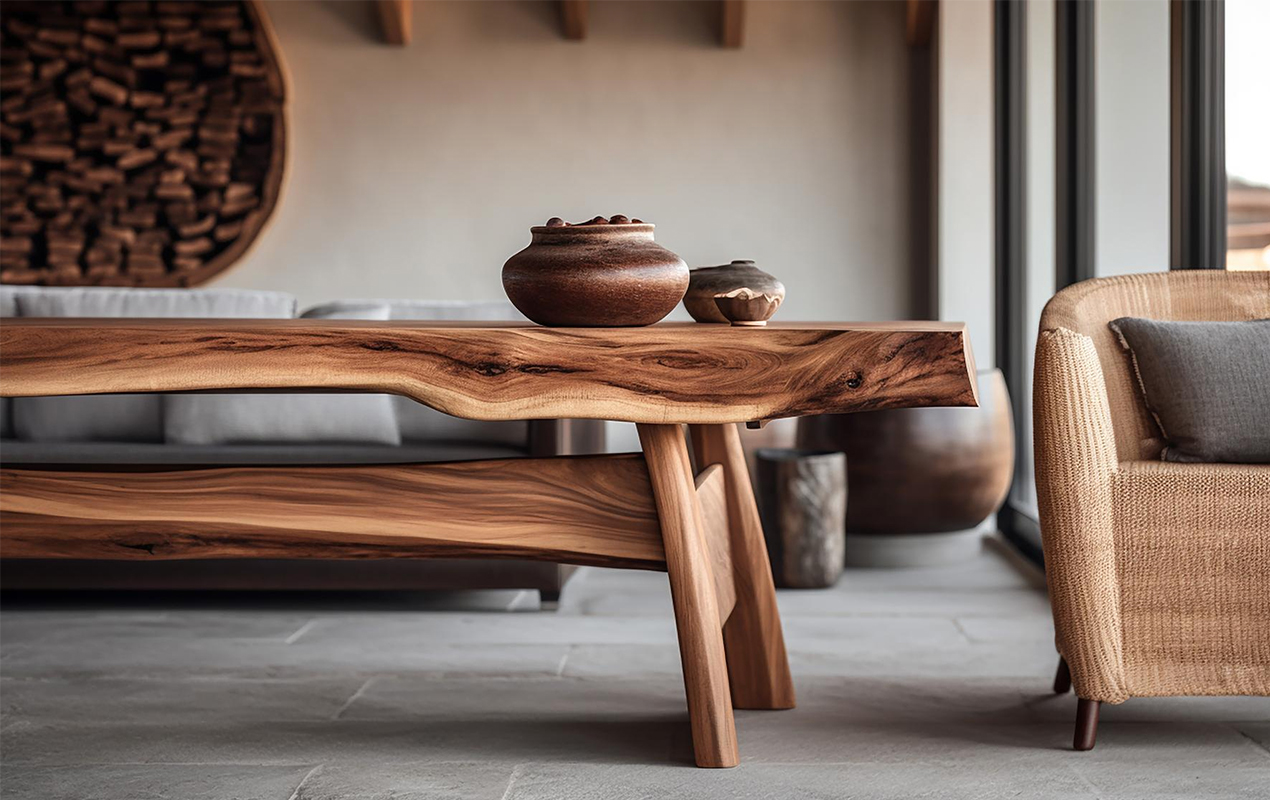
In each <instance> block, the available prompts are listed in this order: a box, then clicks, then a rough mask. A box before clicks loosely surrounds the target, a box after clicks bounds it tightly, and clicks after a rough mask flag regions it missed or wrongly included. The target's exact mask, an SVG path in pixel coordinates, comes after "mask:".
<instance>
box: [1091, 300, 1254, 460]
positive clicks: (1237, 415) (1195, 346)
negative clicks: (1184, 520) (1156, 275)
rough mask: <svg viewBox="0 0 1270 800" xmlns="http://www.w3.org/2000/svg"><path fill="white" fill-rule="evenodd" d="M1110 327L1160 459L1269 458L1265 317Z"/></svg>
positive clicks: (1125, 320) (1129, 321)
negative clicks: (1160, 447)
mask: <svg viewBox="0 0 1270 800" xmlns="http://www.w3.org/2000/svg"><path fill="white" fill-rule="evenodd" d="M1109 324H1110V327H1111V329H1112V331H1114V332H1115V333H1116V335H1117V336H1118V337H1119V339H1120V344H1121V345H1122V346H1123V347H1124V348H1125V349H1126V350H1128V351H1129V355H1130V358H1131V359H1132V361H1133V367H1134V370H1135V372H1136V373H1137V376H1138V381H1139V385H1140V387H1141V389H1142V393H1143V396H1144V399H1145V402H1146V406H1147V408H1148V409H1149V410H1150V411H1151V413H1152V414H1153V415H1154V416H1155V419H1156V422H1157V423H1159V426H1160V431H1161V432H1162V433H1163V435H1164V438H1165V440H1166V441H1167V442H1168V445H1167V446H1166V447H1165V448H1164V452H1163V454H1162V455H1163V458H1164V460H1166V461H1202V462H1212V461H1226V462H1234V463H1244V464H1264V463H1270V320H1252V321H1246V322H1163V321H1157V320H1151V319H1135V318H1132V317H1121V318H1120V319H1117V320H1113V321H1112V322H1111V323H1109Z"/></svg>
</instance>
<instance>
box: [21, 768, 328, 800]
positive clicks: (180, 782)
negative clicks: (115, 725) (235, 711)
mask: <svg viewBox="0 0 1270 800" xmlns="http://www.w3.org/2000/svg"><path fill="white" fill-rule="evenodd" d="M312 769H313V767H312V765H308V766H303V765H295V766H259V765H254V764H225V765H208V764H180V765H168V764H91V765H59V766H54V767H23V766H13V765H10V764H6V765H5V768H4V775H3V783H2V786H3V790H4V798H5V800H226V798H234V800H290V798H291V797H292V795H293V793H294V792H295V790H296V787H297V786H299V785H300V781H302V780H303V779H304V777H305V775H307V774H308V773H309V772H310V771H311V770H312ZM352 796H353V795H350V797H352Z"/></svg>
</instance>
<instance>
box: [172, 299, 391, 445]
mask: <svg viewBox="0 0 1270 800" xmlns="http://www.w3.org/2000/svg"><path fill="white" fill-rule="evenodd" d="M388 315H389V310H388V306H386V305H375V304H363V305H360V306H357V307H355V308H352V307H350V308H346V309H340V310H332V311H331V312H330V313H328V314H322V315H316V314H306V317H307V318H309V319H379V320H387V319H388ZM163 433H164V439H165V440H166V441H168V442H169V443H172V444H184V445H217V444H280V443H298V444H305V443H315V444H316V443H324V444H330V443H341V444H348V443H357V444H382V445H399V444H401V433H400V431H399V429H398V428H397V418H396V415H395V414H394V413H393V406H392V400H391V398H390V397H389V396H388V395H383V394H273V393H269V394H173V395H168V396H167V397H165V398H164V401H163Z"/></svg>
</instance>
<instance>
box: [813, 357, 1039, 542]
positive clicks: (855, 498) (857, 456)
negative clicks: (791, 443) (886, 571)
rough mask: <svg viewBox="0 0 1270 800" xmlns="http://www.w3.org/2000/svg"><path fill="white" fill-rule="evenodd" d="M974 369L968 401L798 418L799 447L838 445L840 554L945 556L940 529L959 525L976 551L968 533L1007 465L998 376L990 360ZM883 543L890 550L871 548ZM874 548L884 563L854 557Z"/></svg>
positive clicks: (1004, 485) (1005, 482)
mask: <svg viewBox="0 0 1270 800" xmlns="http://www.w3.org/2000/svg"><path fill="white" fill-rule="evenodd" d="M978 378H979V407H978V408H904V409H890V410H886V411H868V412H863V413H858V414H827V415H822V416H817V417H804V418H803V419H801V420H799V426H798V444H799V446H800V447H815V448H828V449H835V450H842V451H843V452H845V453H846V454H847V486H848V491H849V492H850V493H851V502H850V503H848V505H847V560H848V562H849V563H853V564H857V565H861V566H872V565H877V566H902V565H912V566H917V565H921V564H930V563H935V562H937V561H944V560H951V559H952V552H953V550H954V549H955V548H954V546H953V544H952V542H953V539H948V540H946V543H944V544H941V535H943V534H949V535H952V534H961V533H963V532H965V533H966V534H967V535H966V536H963V537H961V538H960V539H958V541H961V542H963V543H964V544H965V547H967V548H969V549H968V551H966V552H969V553H970V554H973V553H974V552H977V550H978V541H977V538H976V537H974V536H970V535H969V534H972V533H974V528H975V527H976V526H977V525H978V524H979V523H980V522H982V521H983V520H984V519H985V518H987V516H988V515H989V514H992V513H994V512H995V511H996V510H997V509H999V508H1000V507H1001V504H1002V503H1003V502H1004V501H1005V496H1006V493H1007V492H1008V491H1009V489H1010V478H1011V476H1012V475H1013V473H1014V425H1013V422H1012V419H1011V414H1010V396H1009V392H1008V391H1007V390H1006V385H1005V379H1004V378H1003V377H1002V375H1001V371H1000V370H995V369H994V370H985V371H983V372H980V373H979V375H978ZM853 545H854V546H855V554H854V556H853V554H852V547H853ZM887 546H892V549H893V550H894V552H890V553H887V552H883V553H881V554H880V555H879V553H878V551H879V550H880V549H881V548H884V547H887ZM957 547H960V545H957ZM941 548H942V549H943V554H942V555H941V554H940V551H941ZM962 549H963V550H964V549H965V548H962ZM874 556H877V560H879V561H881V562H885V563H877V564H866V563H864V562H863V560H862V559H867V558H870V557H874Z"/></svg>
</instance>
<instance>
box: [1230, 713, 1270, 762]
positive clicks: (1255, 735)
mask: <svg viewBox="0 0 1270 800" xmlns="http://www.w3.org/2000/svg"><path fill="white" fill-rule="evenodd" d="M1235 729H1236V730H1238V731H1239V732H1240V733H1241V734H1243V735H1244V736H1246V737H1247V738H1248V741H1250V742H1254V743H1256V744H1257V745H1258V746H1260V747H1261V748H1262V749H1264V750H1265V751H1266V756H1267V757H1270V723H1265V724H1260V723H1258V724H1250V723H1247V722H1240V723H1237V724H1236V725H1235Z"/></svg>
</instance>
